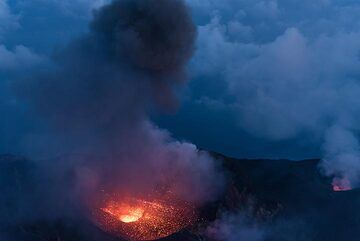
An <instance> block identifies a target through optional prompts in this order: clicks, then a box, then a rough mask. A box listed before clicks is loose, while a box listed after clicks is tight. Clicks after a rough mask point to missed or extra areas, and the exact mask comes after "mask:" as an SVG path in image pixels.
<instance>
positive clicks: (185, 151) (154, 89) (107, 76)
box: [14, 0, 222, 213]
mask: <svg viewBox="0 0 360 241" xmlns="http://www.w3.org/2000/svg"><path fill="white" fill-rule="evenodd" d="M195 38H196V28H195V26H194V24H193V22H192V19H191V17H190V14H189V12H188V9H187V7H186V5H185V4H184V3H183V1H181V0H135V1H134V0H114V1H113V2H112V3H110V4H108V5H105V6H104V7H102V8H100V9H99V10H97V11H96V12H95V13H94V19H93V21H92V22H91V24H90V31H89V33H87V34H86V35H84V36H82V37H81V38H80V39H77V40H75V41H73V42H72V43H70V44H69V45H68V46H67V47H66V48H65V49H64V50H61V51H58V52H57V53H56V54H55V57H54V63H53V65H52V69H51V71H46V72H45V73H44V72H43V73H37V74H36V75H35V77H31V78H28V79H22V80H19V81H17V82H16V83H15V84H14V91H15V93H16V94H17V96H18V101H22V102H24V103H25V104H26V106H27V107H28V113H29V115H30V116H31V117H32V118H34V119H35V120H36V122H37V123H38V124H37V125H36V127H34V128H33V130H32V132H31V133H26V138H25V140H24V143H23V147H24V148H23V151H24V152H25V153H26V154H27V155H28V156H30V157H31V158H34V159H37V160H44V161H39V162H38V163H39V165H40V166H41V168H42V169H43V172H44V173H46V176H50V177H51V179H53V180H54V183H56V185H55V186H54V187H48V186H46V189H55V190H56V191H49V193H50V194H48V195H49V196H52V195H54V196H55V197H56V196H59V193H61V194H62V195H60V196H61V198H60V200H63V199H64V200H66V201H65V202H61V201H57V202H60V203H66V204H62V205H67V204H69V203H70V204H69V205H70V206H71V205H74V204H73V203H79V200H89V199H90V198H93V199H94V197H95V199H96V198H97V194H99V193H100V192H106V193H112V192H118V193H123V194H131V195H143V196H147V195H151V194H152V192H154V190H155V189H160V190H162V189H165V190H166V191H168V192H171V193H172V194H174V195H176V196H177V197H179V198H181V199H183V200H186V201H190V202H192V203H195V204H202V203H204V202H206V201H209V200H211V199H213V198H216V194H217V193H218V191H219V190H220V188H221V185H222V184H221V183H222V175H221V174H219V172H218V170H217V167H216V165H215V163H214V161H213V159H212V158H211V157H210V156H209V155H208V154H207V153H206V152H203V151H200V150H198V149H197V148H196V147H195V146H194V145H192V144H190V143H186V142H180V141H176V140H174V139H172V137H171V135H170V134H169V133H168V132H167V131H165V130H161V129H159V128H157V127H156V126H155V125H154V124H153V123H152V122H151V120H150V118H149V117H148V115H149V114H150V113H151V111H153V110H154V109H157V110H165V111H166V110H169V109H171V108H174V107H176V105H177V103H176V102H177V98H176V90H177V89H178V88H179V87H181V85H182V84H184V83H185V82H186V80H187V76H186V65H187V62H188V60H189V59H190V57H191V56H192V53H193V51H194V41H195ZM49 159H55V161H53V162H51V161H48V160H49ZM70 177H71V178H70ZM67 179H69V180H67ZM70 183H71V184H70ZM44 185H45V184H44ZM56 192H58V193H56ZM62 196H65V197H62ZM55 199H56V198H55ZM48 200H49V199H48ZM76 205H78V204H75V205H74V206H76ZM66 209H68V207H66ZM58 210H63V207H59V208H58ZM60 213H61V211H60Z"/></svg>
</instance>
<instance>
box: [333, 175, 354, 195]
mask: <svg viewBox="0 0 360 241" xmlns="http://www.w3.org/2000/svg"><path fill="white" fill-rule="evenodd" d="M332 186H333V191H334V192H345V191H350V190H352V187H351V183H350V181H349V179H347V178H334V180H333V182H332Z"/></svg>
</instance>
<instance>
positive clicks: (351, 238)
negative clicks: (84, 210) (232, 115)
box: [0, 154, 360, 241]
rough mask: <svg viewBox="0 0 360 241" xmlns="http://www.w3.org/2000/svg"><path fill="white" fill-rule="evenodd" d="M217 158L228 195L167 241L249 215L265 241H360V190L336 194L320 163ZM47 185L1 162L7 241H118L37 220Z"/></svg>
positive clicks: (70, 222) (17, 165) (22, 164)
mask: <svg viewBox="0 0 360 241" xmlns="http://www.w3.org/2000/svg"><path fill="white" fill-rule="evenodd" d="M213 155H214V156H215V157H216V158H217V159H218V160H219V161H221V163H222V165H223V167H224V170H225V171H226V173H227V176H228V183H227V187H226V190H225V192H224V194H223V195H222V197H221V199H220V200H219V201H218V202H216V203H211V204H209V205H207V206H206V207H203V208H202V210H200V218H199V222H198V223H197V224H196V225H195V226H194V227H191V228H189V229H187V230H183V231H181V232H179V233H177V234H174V235H173V236H171V237H168V238H166V239H163V241H177V240H179V241H180V240H181V241H192V240H211V238H209V237H207V236H206V235H204V233H205V227H207V226H208V225H209V224H211V223H213V222H214V221H215V220H217V219H219V218H220V217H221V216H223V215H224V213H228V214H229V213H230V214H239V213H242V214H244V215H243V216H246V217H247V218H249V219H251V220H252V222H253V223H256V225H257V226H259V227H261V229H262V230H264V232H265V233H266V235H264V237H263V238H262V240H265V241H282V240H283V241H310V240H312V241H332V240H334V241H335V240H336V241H358V240H360V238H359V237H360V211H358V206H359V204H360V191H359V190H352V191H348V192H333V191H332V187H331V185H330V183H331V180H330V179H328V178H325V177H323V176H321V175H320V174H319V171H318V168H317V165H318V162H319V160H305V161H299V162H292V161H288V160H237V159H232V158H227V157H225V156H222V155H218V154H213ZM45 181H46V182H47V181H49V180H43V179H42V178H41V175H39V173H38V170H37V167H36V166H35V165H34V163H33V162H31V161H28V160H26V159H24V158H18V157H14V156H1V157H0V240H1V241H3V240H5V241H15V240H16V241H38V240H41V241H83V240H84V241H118V240H119V239H117V238H115V237H111V236H110V235H108V234H106V233H104V232H102V231H101V230H99V229H98V228H97V227H95V226H94V225H92V224H91V222H89V221H88V220H87V219H86V218H82V217H79V218H75V219H74V218H61V219H53V218H48V219H47V218H44V217H43V218H41V219H35V220H34V219H33V218H30V217H33V216H34V215H33V213H36V212H44V213H47V210H49V209H51V208H52V207H48V206H47V205H46V204H42V202H41V200H38V197H37V195H33V193H38V192H42V191H43V192H47V190H38V189H37V187H36V186H37V184H36V183H37V182H45ZM49 182H50V183H51V181H49ZM55 209H56V208H55ZM49 213H51V212H50V211H49ZM49 216H51V215H50V214H49ZM64 216H66V215H64ZM70 216H71V215H69V217H70ZM19 217H21V218H19ZM26 217H29V218H28V219H27V218H26ZM19 220H21V222H19ZM1 238H2V239H1ZM233 240H236V239H233ZM231 241H232V240H231ZM245 241H248V240H245ZM251 241H252V240H251Z"/></svg>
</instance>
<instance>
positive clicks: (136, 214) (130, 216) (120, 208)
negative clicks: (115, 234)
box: [101, 203, 144, 223]
mask: <svg viewBox="0 0 360 241" xmlns="http://www.w3.org/2000/svg"><path fill="white" fill-rule="evenodd" d="M101 210H102V211H104V212H106V213H108V214H110V215H112V216H114V217H116V218H117V219H118V220H119V221H121V222H123V223H132V222H136V221H138V220H139V219H140V218H141V217H142V216H143V214H144V210H143V209H142V208H138V207H132V206H129V205H117V204H116V203H109V205H108V206H107V207H106V208H102V209H101Z"/></svg>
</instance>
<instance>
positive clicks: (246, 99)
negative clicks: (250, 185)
mask: <svg viewBox="0 0 360 241" xmlns="http://www.w3.org/2000/svg"><path fill="white" fill-rule="evenodd" d="M189 4H191V5H192V6H193V9H194V11H195V14H194V15H195V16H198V18H199V20H198V21H199V22H200V23H202V26H201V27H200V28H199V41H198V46H199V51H197V53H196V56H195V58H194V60H193V65H192V67H193V68H192V69H193V73H194V76H195V78H196V81H194V83H196V82H197V81H200V82H201V84H202V86H206V88H207V89H202V92H201V94H202V96H200V97H199V95H196V97H195V98H197V100H196V101H197V102H196V103H201V106H200V107H199V108H207V111H206V113H207V115H210V116H211V114H209V113H211V111H213V112H215V113H216V114H217V115H221V114H223V115H226V114H227V115H229V114H228V113H231V114H233V115H235V117H233V118H234V119H235V120H234V122H236V125H237V126H234V127H233V128H232V129H231V133H233V132H234V131H233V129H234V128H237V129H238V130H241V131H243V132H244V134H243V136H245V138H243V139H242V138H238V139H236V140H237V141H238V142H241V141H242V142H243V143H246V145H245V144H244V145H243V146H244V147H243V148H244V149H247V150H250V151H251V152H252V154H250V155H251V156H252V157H256V158H258V157H259V155H262V157H271V158H291V159H302V158H313V157H318V156H320V155H322V157H323V159H324V162H323V164H322V165H321V169H322V170H323V171H325V173H327V174H328V175H330V176H336V177H337V178H343V177H346V176H348V179H349V181H350V183H351V185H352V186H353V187H356V186H359V181H360V179H359V174H358V173H360V162H359V161H358V159H359V156H358V154H359V147H358V143H357V142H358V140H359V124H358V121H356V120H358V119H359V113H360V112H359V110H360V105H359V101H358V99H359V98H358V96H359V94H360V86H359V77H360V74H359V70H360V65H359V51H360V44H359V43H360V28H359V24H358V23H359V16H358V15H357V14H356V12H357V10H358V9H359V4H358V3H357V2H354V1H348V2H346V3H339V2H337V1H331V0H330V1H298V0H295V1H290V2H289V1H281V0H280V1H273V0H269V1H261V0H258V1H240V2H239V1H232V0H227V1H222V2H221V3H220V2H219V3H217V2H213V1H207V0H201V1H196V2H193V1H189ZM207 12H210V13H211V14H207ZM299 13H300V14H299ZM304 16H307V17H306V18H304ZM214 76H215V77H214ZM219 79H222V80H225V81H224V83H223V86H221V85H219V83H218V80H219ZM205 81H206V83H204V82H205ZM199 85H200V84H199ZM212 86H216V87H217V89H216V92H214V91H213V89H211V87H212ZM219 86H220V88H219ZM221 90H222V91H221ZM214 93H215V94H214ZM195 94H196V93H195ZM202 118H204V117H202ZM234 125H235V124H234ZM219 128H220V129H222V130H223V129H226V125H223V126H221V127H219ZM219 132H220V131H219ZM220 133H222V132H220ZM240 134H241V132H240ZM240 134H239V135H240ZM246 138H247V139H246ZM249 139H250V141H252V145H249V144H248V143H249ZM264 143H265V144H264ZM248 146H251V148H248ZM253 146H255V147H253ZM258 146H260V147H258ZM262 146H265V147H264V148H263V149H261V147H262ZM266 148H268V150H266ZM254 149H255V151H254ZM264 149H265V150H264ZM257 150H259V151H257ZM250 151H248V152H250ZM244 152H245V153H246V151H244ZM324 169H325V170H324Z"/></svg>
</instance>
